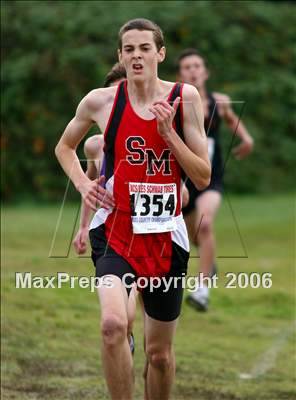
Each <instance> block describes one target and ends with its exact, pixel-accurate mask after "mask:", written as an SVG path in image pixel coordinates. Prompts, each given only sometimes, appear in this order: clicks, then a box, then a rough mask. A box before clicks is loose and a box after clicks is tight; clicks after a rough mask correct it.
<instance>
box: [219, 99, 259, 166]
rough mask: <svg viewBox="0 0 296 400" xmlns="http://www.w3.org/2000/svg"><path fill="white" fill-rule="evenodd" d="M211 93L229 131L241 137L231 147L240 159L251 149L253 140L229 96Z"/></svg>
mask: <svg viewBox="0 0 296 400" xmlns="http://www.w3.org/2000/svg"><path fill="white" fill-rule="evenodd" d="M213 95H214V99H215V100H216V102H217V107H218V112H219V115H220V116H221V118H222V119H223V120H224V121H225V123H226V125H227V126H228V128H229V129H230V131H231V133H233V134H235V135H237V136H238V137H239V138H240V139H241V143H240V144H239V145H238V146H237V147H235V148H234V149H233V153H234V155H235V156H236V157H237V158H238V159H242V158H244V157H246V156H247V155H249V154H250V153H251V151H252V150H253V147H254V140H253V138H252V136H251V135H250V134H249V132H248V130H247V128H246V126H245V125H244V123H243V121H242V120H241V119H240V118H239V117H238V115H237V114H236V113H235V112H234V110H233V108H232V107H231V99H230V97H229V96H226V95H225V94H222V93H213Z"/></svg>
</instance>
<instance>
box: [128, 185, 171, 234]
mask: <svg viewBox="0 0 296 400" xmlns="http://www.w3.org/2000/svg"><path fill="white" fill-rule="evenodd" d="M129 195H130V204H131V218H132V225H133V232H134V233H160V232H170V231H174V230H176V229H177V224H176V220H175V212H176V207H177V185H176V184H175V183H170V184H160V183H140V182H130V183H129Z"/></svg>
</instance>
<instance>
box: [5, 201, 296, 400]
mask: <svg viewBox="0 0 296 400" xmlns="http://www.w3.org/2000/svg"><path fill="white" fill-rule="evenodd" d="M230 204H231V207H232V210H233V213H234V215H235V220H236V223H235V221H234V219H233V217H232V213H231V209H230ZM76 211H77V209H76V207H74V206H69V207H67V208H66V209H65V211H64V213H63V216H62V220H61V221H62V225H63V226H62V229H59V230H58V232H57V239H56V244H55V246H54V248H53V251H54V254H55V255H63V254H66V253H67V252H66V251H65V250H64V249H65V248H66V249H67V246H68V244H69V241H70V236H71V231H72V228H73V219H75V214H76ZM58 213H59V206H39V207H37V206H33V205H31V206H30V205H26V206H19V207H15V208H10V207H5V208H4V210H3V221H2V229H3V232H2V235H3V236H2V238H3V247H2V249H3V252H2V398H3V399H24V400H26V399H30V400H33V399H55V400H64V399H85V400H87V399H91V400H94V399H107V398H108V396H107V390H106V385H105V383H104V379H103V375H102V367H101V360H100V350H99V349H100V333H99V306H98V303H97V298H96V295H95V294H94V293H90V291H89V290H86V289H79V288H77V289H70V288H69V287H68V286H63V288H62V289H44V290H42V289H16V288H15V287H14V279H15V272H16V271H19V272H23V271H31V272H32V274H33V275H39V274H41V275H45V276H49V275H55V274H56V273H57V272H58V271H66V272H69V273H71V274H72V275H88V274H92V273H93V267H92V264H91V262H90V260H88V259H85V258H82V259H79V258H77V257H76V256H75V255H74V253H73V251H71V252H70V255H69V257H68V258H48V254H49V250H50V246H51V240H52V236H53V233H54V230H55V225H56V221H57V217H58ZM294 225H295V214H294V197H293V196H292V195H282V196H280V195H279V196H273V197H270V196H266V197H242V198H241V197H233V196H230V197H229V198H228V200H226V198H225V200H224V203H223V205H222V207H221V211H220V213H219V215H218V218H217V225H216V228H217V237H218V250H217V256H218V266H219V281H218V282H219V288H218V289H212V292H211V303H210V310H209V312H208V313H206V314H198V313H196V312H194V311H193V310H192V309H190V308H188V306H187V305H186V304H184V307H183V311H182V315H181V318H180V322H179V327H178V331H177V336H176V340H175V350H176V360H177V374H176V382H175V386H174V392H173V397H172V398H173V399H175V400H185V399H186V400H191V399H192V400H255V399H256V400H260V399H269V400H282V399H283V400H284V399H291V400H292V399H295V398H296V391H295V333H291V334H288V333H287V332H292V331H293V326H294V327H295V293H294V288H295V255H294V246H295V235H294V233H295V232H294ZM237 229H239V232H240V234H238V230H237ZM240 237H241V238H242V240H241V239H240ZM194 254H195V253H194V252H193V255H194ZM229 256H231V257H232V258H229ZM244 256H246V257H244ZM233 257H239V258H233ZM243 257H244V258H243ZM197 262H198V259H196V258H192V259H191V260H190V268H189V274H194V271H195V270H196V266H197ZM228 271H233V272H236V273H238V272H241V271H246V272H253V271H257V272H260V273H263V272H271V273H272V280H273V285H272V288H271V289H263V288H259V289H251V288H247V289H226V288H224V287H223V286H224V283H225V273H226V272H228ZM134 331H135V337H136V344H137V348H136V354H135V372H136V387H135V398H136V399H142V398H143V396H142V393H143V382H142V378H141V373H142V369H143V365H144V356H143V351H142V346H141V344H142V323H141V318H140V312H138V313H137V319H136V322H135V329H134ZM285 335H286V339H285V340H283V342H282V344H281V346H280V348H279V351H278V353H277V356H276V359H275V362H274V363H272V365H271V366H270V369H269V370H268V371H267V372H266V373H265V374H263V375H261V376H258V377H257V378H255V379H252V380H241V379H240V378H239V374H240V373H249V372H250V371H251V370H252V368H254V366H255V365H256V364H257V363H260V362H261V360H262V358H263V357H264V354H266V352H268V351H269V350H270V349H273V348H274V347H275V346H276V343H277V342H278V340H279V339H280V338H281V337H283V336H285Z"/></svg>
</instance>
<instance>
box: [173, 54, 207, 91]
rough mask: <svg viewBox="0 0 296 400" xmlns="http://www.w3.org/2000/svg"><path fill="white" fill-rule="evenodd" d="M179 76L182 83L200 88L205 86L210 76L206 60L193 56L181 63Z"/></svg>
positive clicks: (185, 58)
mask: <svg viewBox="0 0 296 400" xmlns="http://www.w3.org/2000/svg"><path fill="white" fill-rule="evenodd" d="M179 76H180V80H181V81H182V82H185V83H189V84H190V85H193V86H195V87H196V88H200V87H202V86H203V85H204V84H205V82H206V80H207V79H208V77H209V74H208V71H207V69H206V66H205V63H204V60H203V59H202V58H201V57H199V56H197V55H192V56H188V57H184V58H183V59H182V60H181V61H180V69H179Z"/></svg>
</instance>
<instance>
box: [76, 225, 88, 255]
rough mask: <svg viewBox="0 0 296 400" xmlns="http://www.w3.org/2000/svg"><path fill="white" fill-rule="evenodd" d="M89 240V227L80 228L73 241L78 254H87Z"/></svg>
mask: <svg viewBox="0 0 296 400" xmlns="http://www.w3.org/2000/svg"><path fill="white" fill-rule="evenodd" d="M87 239H88V227H85V228H79V230H78V232H77V234H76V236H75V238H74V240H73V246H74V249H75V251H76V253H77V254H84V253H85V252H86V247H87Z"/></svg>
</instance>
